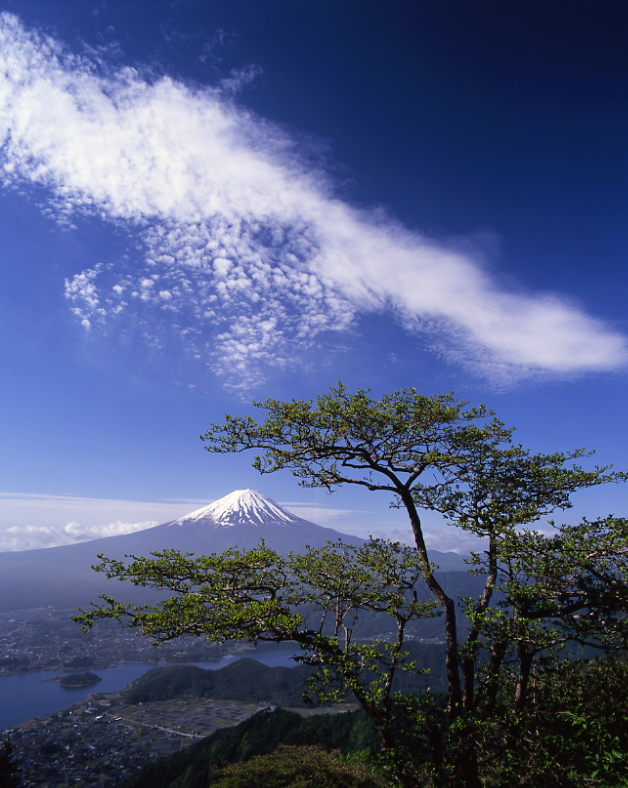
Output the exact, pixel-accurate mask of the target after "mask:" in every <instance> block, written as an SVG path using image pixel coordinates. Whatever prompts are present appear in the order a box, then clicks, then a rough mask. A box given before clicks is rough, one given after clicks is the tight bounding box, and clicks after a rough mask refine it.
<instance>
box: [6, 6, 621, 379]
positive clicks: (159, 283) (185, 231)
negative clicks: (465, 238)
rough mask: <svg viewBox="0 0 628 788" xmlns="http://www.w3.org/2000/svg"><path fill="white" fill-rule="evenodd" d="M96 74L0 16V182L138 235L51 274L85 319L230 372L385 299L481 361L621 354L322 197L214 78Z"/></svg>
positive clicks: (278, 139)
mask: <svg viewBox="0 0 628 788" xmlns="http://www.w3.org/2000/svg"><path fill="white" fill-rule="evenodd" d="M103 73H104V70H103V68H102V64H100V66H99V67H98V68H97V67H96V66H95V65H94V64H93V63H92V62H89V61H87V60H85V59H81V58H79V57H77V56H74V55H71V54H69V53H67V52H66V51H65V50H64V49H63V48H62V46H61V45H60V44H58V43H56V42H54V41H52V40H50V39H49V38H44V37H42V36H39V35H38V34H36V33H34V32H31V31H28V30H26V29H25V28H24V27H23V26H22V24H21V23H20V22H19V20H18V19H17V18H16V17H15V16H13V15H11V14H6V13H5V14H2V15H0V143H2V145H3V148H2V160H1V165H2V171H3V174H4V180H5V183H7V184H13V185H15V186H17V187H18V188H24V187H25V186H27V185H30V184H32V185H37V186H43V187H45V188H46V189H48V190H49V193H50V195H51V202H50V205H49V206H48V209H49V210H50V209H54V211H55V212H56V215H57V217H66V218H69V217H71V216H72V215H73V214H74V213H76V212H81V211H85V212H92V213H95V214H97V215H98V216H101V217H103V218H104V219H106V220H108V221H111V222H114V223H116V224H118V225H120V226H125V227H127V228H129V230H132V231H134V232H136V233H139V235H140V237H141V240H142V242H143V244H144V249H145V259H144V263H143V264H142V265H139V266H135V267H132V266H130V264H127V265H126V267H125V264H123V263H121V262H116V264H115V265H114V264H111V263H110V264H108V265H103V266H99V267H96V268H94V269H90V270H86V271H84V272H83V273H81V274H79V275H77V276H76V277H74V278H73V279H71V280H70V281H69V282H68V283H67V290H66V295H67V297H68V299H69V301H70V303H71V305H72V309H73V310H74V312H75V314H76V315H77V317H78V318H79V319H80V321H81V322H82V323H83V325H85V326H86V327H87V328H90V327H92V328H93V327H95V326H100V327H101V328H103V329H104V328H105V327H106V326H107V325H114V326H115V325H116V321H121V320H129V319H132V320H134V321H135V322H136V323H137V324H138V325H141V326H142V332H143V334H144V335H145V337H146V339H147V340H148V341H150V342H152V343H153V344H154V345H156V346H160V345H161V344H163V343H164V342H166V341H170V340H169V336H171V335H173V334H174V335H176V336H178V337H179V340H180V341H181V342H182V343H183V344H184V345H185V346H186V347H188V348H190V349H191V351H192V353H193V355H194V356H197V357H199V358H207V357H209V359H210V360H211V363H212V365H213V368H214V369H215V370H216V371H217V372H218V373H219V374H222V375H223V376H224V377H225V378H226V380H227V381H230V384H231V385H233V386H238V385H244V386H248V385H254V384H255V383H256V382H258V381H259V380H260V379H261V377H262V376H263V369H264V366H265V365H266V364H274V365H279V366H282V365H286V364H290V363H292V362H293V361H295V360H296V359H302V355H303V352H304V350H305V349H306V348H307V347H308V345H309V344H310V343H312V341H313V340H314V339H315V338H316V336H317V335H319V334H320V333H321V332H323V331H329V330H341V329H344V328H347V327H348V326H349V325H350V324H351V322H352V320H353V319H354V317H355V316H356V314H357V313H363V312H368V311H373V310H379V311H381V310H387V309H388V310H392V311H393V312H394V313H396V314H397V315H398V317H399V318H400V319H401V320H402V321H403V322H404V323H405V324H406V326H407V327H408V328H409V329H410V330H424V331H429V332H430V343H431V344H433V343H434V341H435V340H434V336H435V334H437V335H438V336H440V337H441V338H444V339H441V340H440V341H441V344H442V343H444V347H445V348H446V349H447V352H450V353H452V354H453V355H455V353H456V352H458V353H459V354H460V357H463V356H464V357H465V358H466V359H467V360H469V359H471V360H472V361H473V363H474V365H475V368H476V369H484V371H485V372H487V373H488V374H495V373H499V374H507V375H515V376H516V375H525V374H532V373H539V372H545V373H558V374H563V373H578V372H583V371H589V370H611V369H615V368H618V367H620V366H622V365H623V364H625V363H626V360H627V359H628V347H627V343H626V338H625V337H624V336H622V335H621V334H619V333H618V332H616V331H614V330H613V329H612V328H611V327H609V326H607V325H605V324H604V323H603V322H602V321H601V320H597V319H595V318H592V317H590V316H588V315H587V314H585V313H584V312H583V311H582V310H581V309H580V308H578V307H577V306H574V305H571V304H569V303H568V302H567V301H566V300H564V299H562V298H560V297H558V296H556V295H553V296H550V295H544V294H539V295H529V294H523V293H515V292H506V291H504V290H503V289H500V288H499V287H498V285H497V284H496V283H495V282H494V281H493V280H492V279H491V278H490V276H489V275H488V274H487V273H486V272H485V271H484V270H482V268H481V267H480V266H479V265H478V263H477V262H476V261H474V260H473V259H472V258H471V257H469V256H466V255H465V254H464V253H461V252H458V251H455V250H453V249H450V248H447V247H446V246H445V245H442V244H438V243H436V242H434V241H431V240H429V239H427V238H424V237H422V236H421V235H419V234H417V233H413V232H410V231H407V230H405V229H403V228H402V227H400V226H399V225H398V224H397V223H395V222H394V221H392V220H390V219H389V218H387V217H386V216H383V215H381V214H375V213H366V212H360V211H357V210H356V209H354V208H352V207H351V206H349V205H347V204H346V203H343V202H342V201H340V200H338V199H337V198H335V197H334V196H333V193H332V189H331V187H330V185H329V183H327V182H326V180H325V178H324V177H323V176H322V175H321V174H320V173H319V172H317V171H315V170H312V169H308V168H307V167H306V166H305V165H304V164H302V163H301V162H300V161H299V158H298V156H297V154H296V152H295V147H294V146H293V145H292V143H291V142H290V140H289V139H287V138H286V136H285V135H284V134H283V133H282V132H280V131H278V130H277V129H275V128H274V127H272V125H270V124H268V123H267V122H264V121H262V120H260V119H259V118H256V117H254V116H253V115H251V114H250V113H247V112H246V111H244V110H243V109H241V108H238V107H237V106H236V105H235V104H234V103H233V101H232V99H230V98H229V97H228V91H227V90H226V89H225V90H222V91H219V90H210V89H207V90H198V89H194V90H193V89H191V88H189V87H186V86H185V85H182V84H180V83H177V82H174V81H173V80H170V79H167V78H164V79H160V80H157V81H153V82H151V81H148V80H145V79H144V78H143V77H142V76H141V74H140V73H138V72H137V71H134V70H133V69H124V70H122V71H119V72H117V73H109V74H105V75H103ZM252 73H253V71H250V70H249V71H247V72H246V74H241V75H235V76H234V83H233V85H231V84H230V85H229V86H227V87H228V88H229V90H230V89H231V88H233V87H234V86H235V87H237V84H240V83H241V82H242V80H246V79H248V78H249V77H248V76H247V74H252ZM236 83H237V84H236Z"/></svg>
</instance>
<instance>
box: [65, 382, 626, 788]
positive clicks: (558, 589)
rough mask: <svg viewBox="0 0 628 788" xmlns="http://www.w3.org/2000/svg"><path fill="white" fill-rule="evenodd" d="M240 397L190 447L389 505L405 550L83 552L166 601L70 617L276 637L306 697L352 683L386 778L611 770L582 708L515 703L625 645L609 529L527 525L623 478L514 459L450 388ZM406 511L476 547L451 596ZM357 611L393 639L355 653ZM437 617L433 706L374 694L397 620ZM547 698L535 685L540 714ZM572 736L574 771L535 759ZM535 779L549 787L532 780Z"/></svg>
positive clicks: (479, 412)
mask: <svg viewBox="0 0 628 788" xmlns="http://www.w3.org/2000/svg"><path fill="white" fill-rule="evenodd" d="M256 405H257V406H258V407H260V408H263V409H265V410H266V411H267V416H266V419H265V420H264V421H263V422H261V423H258V422H257V421H256V420H255V419H253V418H251V417H245V418H241V417H234V416H227V417H226V418H225V421H224V423H222V424H213V425H211V427H210V429H209V430H208V431H207V433H205V434H204V435H203V436H201V437H202V439H203V440H204V441H206V442H207V443H208V446H207V447H206V448H207V449H208V450H209V451H210V452H214V453H227V452H242V451H246V450H249V449H252V450H255V451H257V452H259V453H258V454H257V456H256V457H255V459H254V462H253V465H254V467H255V468H257V470H259V471H260V472H261V473H271V472H274V471H277V470H290V471H291V472H292V473H293V475H295V476H296V477H297V478H298V479H299V483H300V484H302V485H303V486H306V487H323V488H326V489H328V490H329V491H331V490H333V489H335V488H336V487H338V486H339V485H344V484H355V485H359V486H362V487H364V488H366V489H368V490H371V491H385V492H387V493H388V494H390V496H391V505H392V506H396V507H399V508H403V509H405V511H406V513H407V515H408V519H409V524H410V526H411V528H412V532H413V534H414V539H415V547H416V549H414V550H410V549H409V548H405V547H402V546H400V545H391V544H388V543H385V542H382V541H381V540H372V541H371V542H369V543H367V544H366V545H365V546H364V547H362V548H351V547H348V546H345V545H328V546H327V547H326V548H324V549H323V550H321V551H315V550H309V551H308V553H307V554H306V555H305V556H303V557H300V556H289V558H288V559H284V558H282V557H280V556H279V555H278V554H277V553H275V552H273V551H271V550H268V549H267V548H266V547H265V546H264V545H263V544H262V545H260V547H259V548H258V549H257V550H254V551H248V552H246V551H237V550H231V551H228V552H226V553H224V554H223V555H221V556H216V555H214V556H205V557H202V558H191V557H190V556H189V555H180V554H178V553H174V552H171V551H170V552H169V551H166V552H164V553H157V554H155V556H154V557H153V558H149V559H146V558H134V557H131V558H133V561H132V562H131V564H130V565H128V566H127V565H126V564H125V563H124V562H119V561H111V560H108V559H103V560H102V563H101V565H100V566H99V567H97V569H98V571H103V572H105V573H106V574H107V576H108V577H117V578H119V579H122V580H124V579H126V580H131V581H132V582H134V583H135V584H136V585H141V586H145V585H148V586H152V587H156V588H159V589H167V590H169V591H171V592H172V593H173V594H174V596H173V597H172V598H171V599H169V600H166V601H165V602H163V603H161V605H160V606H159V607H158V608H153V609H151V608H141V607H135V606H132V605H131V606H124V605H121V604H118V603H116V602H115V601H114V600H113V599H110V598H105V604H104V605H103V606H101V607H100V608H96V609H95V610H92V611H89V612H86V613H83V614H82V615H81V616H80V617H79V620H81V621H82V623H83V625H84V626H85V627H87V628H88V627H90V626H91V625H92V624H93V623H94V622H96V621H97V620H99V619H100V618H116V619H118V620H123V621H126V622H128V623H129V624H130V625H131V626H138V627H141V629H142V631H143V632H144V633H145V634H148V635H150V636H151V637H154V638H155V639H156V640H157V641H158V642H159V641H163V640H167V639H169V638H172V637H179V636H180V635H184V634H193V635H200V636H204V637H207V638H208V639H210V640H216V641H218V642H222V641H223V640H226V639H239V638H247V639H249V640H251V641H254V642H255V641H257V640H274V641H281V640H294V641H296V642H297V643H299V645H300V646H301V648H302V655H301V658H300V659H301V661H302V662H303V663H304V664H308V665H311V666H313V667H315V668H316V669H317V670H316V672H315V673H314V674H313V675H312V677H311V678H310V680H309V691H310V693H311V696H312V697H315V698H318V699H319V700H322V699H330V698H331V699H337V698H339V697H341V696H342V695H343V694H344V693H345V692H346V691H347V690H350V691H352V692H353V694H354V695H355V697H356V698H357V700H358V701H359V703H360V704H361V706H362V708H363V709H364V710H365V711H366V713H367V714H368V716H369V718H370V719H371V720H372V721H373V723H374V724H375V726H376V728H377V730H378V733H379V736H380V742H381V747H382V756H383V759H384V760H385V761H386V762H387V763H388V765H389V767H390V768H391V769H392V770H393V773H394V777H395V779H396V780H397V781H398V782H400V784H402V785H407V786H411V785H412V786H414V785H425V786H429V785H434V786H448V788H463V787H464V788H479V786H482V785H487V786H488V785H491V786H493V785H494V786H498V785H500V786H501V785H509V784H512V785H522V786H523V785H528V784H529V785H532V784H533V783H526V782H525V780H526V779H527V777H526V776H525V775H527V774H528V773H533V772H534V774H536V775H537V778H538V779H537V783H534V784H535V785H539V786H540V785H542V784H544V783H543V780H546V782H547V781H549V782H547V785H548V786H550V785H551V786H554V785H556V786H558V785H574V786H576V785H580V784H581V783H578V782H577V779H580V778H582V780H584V781H585V782H586V780H589V783H586V784H593V785H595V784H596V782H595V781H596V780H597V781H598V783H597V784H600V785H605V784H606V783H604V782H600V781H601V780H606V779H607V778H606V776H605V775H606V773H608V774H611V773H612V774H615V773H616V772H617V770H618V769H619V766H618V764H619V765H621V766H623V762H622V761H621V758H620V756H619V755H617V753H620V752H621V750H620V749H617V748H618V747H619V744H618V743H617V741H616V740H615V739H614V738H612V736H614V735H615V734H614V733H613V732H612V731H610V730H609V729H607V727H605V725H606V723H605V722H604V718H603V715H601V714H598V711H597V707H595V705H591V704H589V705H588V706H586V708H585V710H584V711H583V708H584V707H581V706H578V705H577V704H576V705H575V706H573V705H572V706H569V705H566V706H564V707H563V709H562V712H561V713H563V716H562V717H559V716H556V715H558V714H559V712H558V711H556V714H555V715H554V717H553V727H549V728H548V727H546V726H545V727H544V725H543V724H542V720H543V719H544V718H543V716H542V714H543V713H545V712H543V711H542V710H539V708H537V706H536V705H535V704H536V703H537V701H535V700H534V698H535V697H536V698H538V697H539V693H540V689H539V688H540V687H545V686H546V684H545V683H544V682H545V681H546V679H547V681H548V682H549V684H547V686H548V687H549V686H552V685H551V680H550V679H552V677H555V675H556V673H555V670H556V665H558V664H559V663H560V654H561V649H563V648H565V647H566V646H567V645H569V644H572V645H573V644H578V645H582V646H584V645H586V644H588V645H590V646H595V647H596V648H601V649H603V650H605V651H607V652H608V651H613V650H618V649H620V648H622V647H623V646H625V645H626V643H627V642H628V628H627V624H626V612H627V604H628V591H627V590H626V589H627V588H628V582H627V580H628V523H627V521H626V520H623V519H621V518H615V517H606V518H601V519H599V520H591V521H589V520H584V521H582V522H581V523H579V524H578V525H555V524H554V523H550V528H551V529H552V530H551V533H550V534H549V535H548V534H547V533H541V532H539V531H536V530H534V529H533V528H532V527H531V526H532V525H534V524H536V523H537V522H538V520H539V519H540V518H542V517H545V516H547V515H549V514H551V513H552V512H553V511H555V510H557V509H558V510H566V509H568V508H569V507H570V506H571V496H572V494H573V493H574V492H576V491H577V490H579V489H583V488H587V487H591V486H595V485H599V484H605V483H613V482H622V481H625V480H626V479H627V478H628V477H627V474H626V473H624V472H613V471H611V470H610V468H609V467H599V466H594V467H593V468H591V469H589V470H587V469H585V468H583V467H582V466H581V465H579V464H578V463H577V461H579V460H580V459H583V458H584V459H586V458H588V457H589V456H590V452H587V451H585V450H583V449H576V450H574V451H571V452H567V453H563V452H557V453H553V454H533V453H531V452H530V451H529V450H527V449H525V448H523V447H522V446H519V445H516V444H515V443H514V442H513V434H514V430H513V429H511V428H508V427H506V426H505V425H504V424H503V423H502V422H501V421H499V419H497V418H495V417H494V414H493V413H491V412H489V411H487V410H486V408H484V407H483V406H479V407H478V408H469V407H468V406H467V403H465V402H460V401H457V400H455V399H454V398H453V396H452V395H451V394H439V395H435V396H432V397H425V396H421V395H419V394H417V392H416V391H415V390H414V389H403V390H401V391H398V392H394V393H392V394H389V395H385V396H384V397H382V398H381V399H380V400H374V399H372V398H371V397H370V396H369V395H368V391H358V392H356V393H355V394H351V393H349V392H348V391H347V389H346V388H345V387H344V386H342V385H341V384H339V385H338V387H337V388H335V389H332V390H331V391H330V392H329V393H328V394H324V395H322V396H320V397H318V398H317V400H316V401H315V402H311V401H305V402H304V401H296V400H292V401H289V402H280V401H277V400H273V399H269V400H267V401H266V402H263V403H256ZM424 510H427V511H432V512H438V513H440V514H441V515H442V516H443V517H444V518H445V520H446V522H447V523H448V524H449V525H450V526H453V527H456V528H461V529H463V530H465V531H467V532H470V533H472V534H474V535H476V536H477V537H481V538H482V539H483V540H484V548H483V552H482V553H478V554H477V555H475V556H474V558H473V559H472V562H471V566H470V571H471V572H472V573H475V574H476V575H477V576H478V579H480V578H481V582H482V588H481V590H480V592H479V594H477V595H475V596H468V597H467V598H465V599H463V600H462V604H460V603H459V601H458V600H457V599H455V598H454V597H453V596H451V595H450V594H449V593H448V592H447V589H446V588H445V587H444V586H443V585H442V584H441V582H440V580H439V578H438V577H437V575H436V574H435V569H436V568H435V567H434V565H433V564H431V563H430V560H429V551H428V550H427V547H426V544H425V538H424V532H423V525H422V521H421V513H422V511H424ZM420 582H423V583H424V588H423V589H422V590H421V592H419V591H418V590H417V584H418V583H420ZM426 592H427V593H426ZM426 597H427V600H428V601H425V599H426ZM461 609H462V611H464V618H463V617H462V616H460V615H459V613H460V612H461ZM365 611H369V612H378V613H384V614H386V615H387V616H388V617H389V619H390V620H391V621H392V622H393V627H394V630H395V634H394V636H393V637H391V638H387V639H385V640H384V639H381V640H380V641H379V642H375V643H364V642H360V640H359V639H358V638H356V636H355V625H356V621H357V619H358V617H359V616H360V615H361V614H363V613H364V612H365ZM437 612H440V613H442V615H443V618H444V623H445V638H446V643H445V649H444V652H445V660H444V663H445V664H444V669H445V672H446V677H447V704H446V709H443V707H442V705H441V704H440V703H437V702H435V701H434V699H433V698H430V697H428V696H423V697H420V698H418V699H413V698H409V697H407V696H406V695H403V694H402V695H397V696H395V694H394V692H393V682H394V681H395V679H396V677H397V676H398V675H401V673H402V672H403V671H418V670H419V668H418V667H417V666H416V665H413V664H412V660H411V659H410V658H409V656H408V654H407V649H406V647H405V646H404V640H405V637H406V629H407V625H408V623H409V622H410V621H412V620H413V619H419V618H425V617H430V616H434V615H436V614H437ZM461 620H462V623H463V624H464V625H465V626H466V632H463V627H461ZM400 672H401V673H400ZM552 697H554V696H553V695H552V694H551V692H550V691H549V690H548V694H547V695H546V698H545V701H544V702H545V703H546V704H549V705H548V708H553V707H552V706H551V704H552V702H553V701H552V700H551V699H552ZM548 713H549V712H548ZM539 715H541V716H539ZM565 715H566V716H565ZM595 720H597V721H598V722H599V724H598V722H595ZM565 726H566V727H565ZM585 726H586V727H585ZM596 726H597V727H596ZM585 730H586V731H588V732H589V733H590V732H591V731H593V732H594V738H595V740H596V741H598V742H599V746H598V745H596V747H597V749H595V748H594V749H593V750H591V751H590V752H589V753H588V754H586V753H585V751H584V750H583V749H582V748H580V749H579V750H578V753H583V754H582V757H580V755H578V757H577V758H576V756H575V755H574V758H575V759H576V761H577V764H578V765H577V766H576V767H573V768H575V769H576V770H580V772H578V775H579V776H578V775H577V779H576V777H573V775H572V774H571V773H570V772H568V771H565V769H566V768H567V767H565V769H563V768H562V766H560V758H559V757H558V755H555V754H552V753H554V750H553V749H552V746H551V739H552V731H556V732H561V731H562V733H560V735H561V736H565V735H569V736H570V737H571V741H573V742H574V743H575V744H574V746H579V745H577V743H578V741H580V740H582V741H584V740H585V739H586V737H587V735H588V734H585V733H583V731H585ZM565 731H567V733H565ZM607 734H608V735H607ZM611 734H612V735H611ZM609 736H610V737H611V738H608V737H609ZM605 737H606V738H605ZM413 743H414V744H413ZM527 743H531V744H530V745H529V746H528V744H527ZM532 743H534V744H532ZM535 748H536V751H538V752H539V753H546V754H547V755H546V761H547V762H545V761H544V763H545V766H543V767H542V768H541V767H539V768H538V769H537V768H536V766H535V767H534V769H536V771H534V769H532V770H531V767H530V768H529V764H535V763H536V761H535V757H536V756H534V757H533V755H532V753H534V752H535ZM566 749H569V748H566ZM513 753H515V755H513ZM519 753H528V755H526V756H525V757H524V755H522V756H521V758H519ZM543 757H545V756H543ZM526 758H527V760H526ZM548 764H549V765H548ZM552 764H554V765H556V764H558V766H556V768H557V769H558V771H555V772H554V771H552V769H553V766H552ZM559 766H560V768H559ZM561 769H562V771H561ZM605 770H606V771H605ZM613 770H615V771H613ZM572 771H573V769H572ZM554 773H556V774H558V775H559V777H557V778H556V779H557V780H558V781H557V782H555V783H552V782H551V780H552V779H554V777H553V776H552V775H553V774H554ZM561 779H562V780H563V783H561V782H560V780H561ZM609 779H610V778H609ZM508 780H511V782H510V783H509V782H508ZM517 780H519V783H517ZM521 780H524V782H521ZM565 780H567V782H564V781H565ZM569 780H571V782H569ZM574 780H575V781H574ZM585 782H583V783H582V784H583V785H584V784H585Z"/></svg>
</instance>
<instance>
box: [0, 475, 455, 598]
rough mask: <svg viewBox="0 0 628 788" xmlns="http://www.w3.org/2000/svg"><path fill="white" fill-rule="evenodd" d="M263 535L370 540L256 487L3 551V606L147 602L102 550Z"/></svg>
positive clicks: (313, 541) (287, 542)
mask: <svg viewBox="0 0 628 788" xmlns="http://www.w3.org/2000/svg"><path fill="white" fill-rule="evenodd" d="M261 539H264V541H265V543H266V544H267V545H268V546H269V547H272V548H274V549H275V550H277V551H278V552H281V553H284V554H285V553H288V552H297V553H298V552H302V551H303V550H304V548H305V546H306V545H311V546H312V547H322V546H323V545H324V544H325V542H327V541H332V542H338V541H343V542H345V543H346V544H353V545H358V544H362V543H363V542H364V540H363V539H359V538H357V537H355V536H349V535H347V534H342V533H340V532H339V531H335V530H333V529H332V528H323V527H322V526H320V525H316V524H315V523H311V522H309V521H308V520H304V519H302V518H300V517H296V516H295V515H293V514H291V513H290V512H288V511H287V510H286V509H284V508H283V507H281V506H279V504H277V503H276V502H275V501H272V500H271V499H270V498H267V497H266V496H264V495H262V494H261V493H259V492H256V491H255V490H236V491H235V492H232V493H230V494H229V495H226V496H225V497H224V498H221V499H220V500H218V501H215V502H214V503H212V504H209V506H204V507H202V508H201V509H197V510H196V511H194V512H191V513H190V514H188V515H185V516H184V517H180V518H178V519H177V520H173V521H172V522H169V523H164V524H163V525H158V526H155V527H154V528H147V529H145V530H143V531H136V532H135V533H132V534H125V535H123V536H110V537H106V538H103V539H94V540H92V541H89V542H81V543H80V544H73V545H63V546H61V547H48V548H45V549H40V550H23V551H19V552H10V553H0V611H7V610H19V609H23V608H33V607H46V606H51V607H55V608H65V607H79V606H80V607H83V606H86V605H89V603H90V601H91V600H93V599H96V598H97V597H98V596H100V594H102V593H103V592H106V593H108V594H110V595H111V596H114V597H116V598H117V599H120V600H122V601H137V602H144V601H147V600H148V599H149V598H151V597H150V596H148V595H149V594H151V593H153V592H148V591H147V590H145V589H141V588H137V587H136V586H133V585H131V584H130V583H120V582H118V581H108V580H107V579H106V578H105V577H104V575H102V574H99V573H96V572H94V571H93V570H92V569H91V565H92V564H94V563H97V561H98V559H97V555H98V554H99V553H104V555H106V556H107V557H108V558H120V559H121V558H123V557H124V556H125V555H135V556H142V555H149V554H150V553H152V552H155V551H159V550H167V549H168V550H180V551H181V552H186V553H195V554H197V555H203V554H207V553H220V552H223V551H224V550H227V549H229V548H230V547H239V548H246V549H251V548H253V547H256V546H257V545H258V544H259V542H260V540H261ZM432 555H433V558H432V560H434V561H435V562H436V563H438V564H439V565H440V567H441V570H442V571H451V570H457V571H460V570H466V567H465V564H464V562H463V559H462V558H461V557H460V556H459V555H457V554H455V553H438V552H436V551H434V552H433V554H432ZM152 599H154V596H152Z"/></svg>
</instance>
